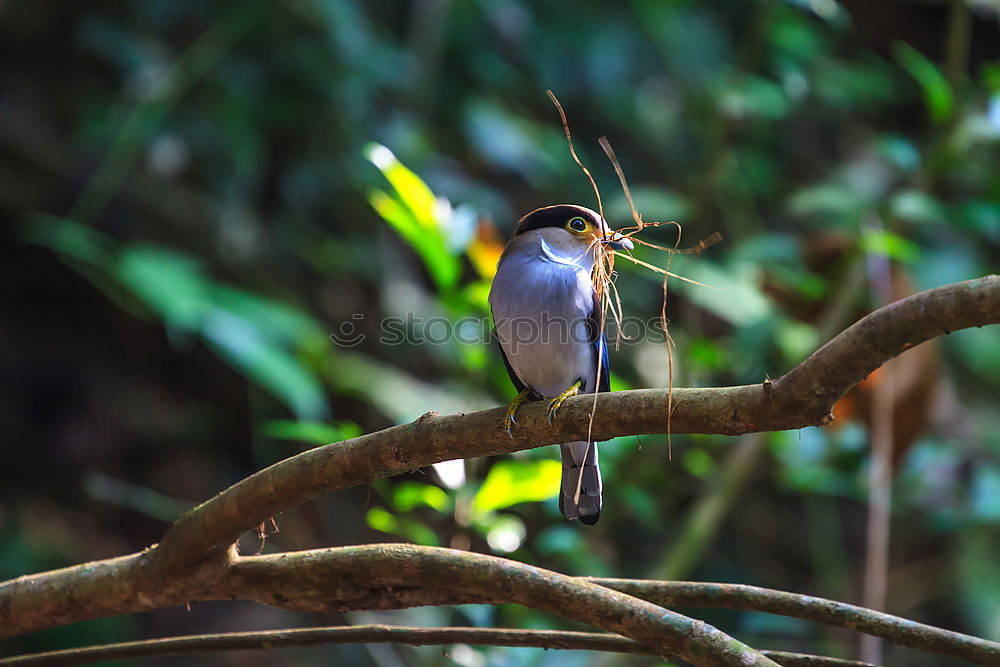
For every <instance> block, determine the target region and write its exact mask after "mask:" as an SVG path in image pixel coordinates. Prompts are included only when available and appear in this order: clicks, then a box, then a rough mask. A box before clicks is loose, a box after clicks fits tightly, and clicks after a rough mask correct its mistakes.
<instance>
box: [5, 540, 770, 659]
mask: <svg viewBox="0 0 1000 667" xmlns="http://www.w3.org/2000/svg"><path fill="white" fill-rule="evenodd" d="M133 562H134V561H133ZM94 565H97V566H99V565H100V564H92V565H90V566H81V567H83V568H87V569H90V568H91V567H93V566H94ZM289 571H295V572H297V573H298V577H296V580H297V581H298V582H299V583H297V584H296V590H295V591H293V592H286V591H284V590H283V589H282V586H281V585H280V584H279V583H278V581H277V579H280V578H283V577H284V575H285V573H287V572H289ZM63 573H66V571H61V572H57V573H52V574H51V575H49V576H45V575H42V576H38V577H34V578H31V577H28V578H25V579H24V580H22V581H21V583H22V589H23V590H21V591H20V594H17V593H18V592H17V591H15V595H13V596H11V597H7V598H5V599H4V606H3V607H0V608H2V609H3V610H4V612H5V613H10V614H11V622H12V623H11V626H7V625H6V624H4V625H2V626H0V633H10V632H11V629H13V631H15V632H16V631H17V630H18V629H22V630H23V629H25V628H26V627H27V628H31V627H32V626H34V627H35V628H37V627H44V626H45V625H46V624H51V622H50V621H47V620H46V619H45V618H44V617H40V616H39V611H40V610H41V608H42V607H44V606H45V605H44V601H45V600H47V599H50V596H49V595H48V594H49V593H51V592H57V593H61V592H62V591H61V590H60V589H61V585H60V583H61V582H60V581H59V579H60V577H59V575H60V574H63ZM135 573H136V570H134V569H133V570H131V571H130V572H129V574H132V575H134V574H135ZM64 578H65V577H64ZM122 578H124V579H126V580H132V581H133V582H134V583H135V584H136V586H134V587H132V588H122V587H119V588H118V589H117V590H116V591H114V592H116V593H118V595H120V596H121V595H124V596H127V597H122V598H119V599H118V600H117V603H118V604H119V605H121V606H123V607H125V608H127V610H128V611H136V610H138V609H141V608H147V607H162V606H168V605H176V604H181V603H183V602H184V601H187V600H220V599H230V598H234V597H248V598H250V599H256V600H260V601H266V602H268V603H270V604H275V605H276V606H281V607H292V608H298V609H307V608H311V609H320V608H322V609H329V608H330V601H331V600H338V598H343V596H344V594H345V592H348V597H349V598H355V596H357V594H358V588H359V586H360V587H361V588H362V590H363V591H364V592H363V593H362V594H361V597H360V598H356V599H353V600H352V601H351V602H346V601H344V600H343V599H341V600H340V601H338V602H337V603H335V604H336V605H337V608H339V609H340V608H342V609H347V608H365V607H367V608H374V607H383V608H384V607H388V606H398V605H396V603H394V602H393V601H394V600H395V599H396V598H397V597H399V596H400V595H401V594H402V595H403V596H404V598H405V595H406V591H407V590H408V589H410V588H412V587H414V586H415V582H423V583H422V584H421V585H427V584H428V583H430V582H433V584H432V585H433V587H434V589H435V593H436V594H437V595H439V596H442V597H441V598H440V599H447V596H448V595H451V596H454V597H457V596H464V597H465V598H466V599H472V600H475V601H481V600H483V601H485V600H499V601H503V602H512V603H516V604H522V605H525V606H527V607H531V608H533V609H540V610H542V611H547V612H550V613H553V614H558V615H560V616H564V617H566V618H571V619H573V620H576V621H579V622H581V623H587V624H589V625H592V626H595V627H598V628H602V629H604V630H610V631H612V632H615V633H618V634H621V635H624V636H625V637H628V638H630V639H633V640H635V641H637V642H639V643H641V644H644V645H646V646H649V647H651V648H653V649H655V650H657V651H658V652H660V653H663V654H664V655H677V656H679V657H682V658H684V659H685V660H688V661H689V662H692V663H694V664H698V665H732V666H734V667H748V666H750V665H759V666H760V667H775V663H774V662H773V661H771V660H770V659H768V658H765V657H764V656H763V655H761V654H760V653H758V652H757V651H755V650H754V649H752V648H750V647H749V646H746V645H745V644H742V643H741V642H739V641H737V640H735V639H733V638H731V637H729V636H728V635H726V634H724V633H722V632H720V631H719V630H717V629H716V628H714V627H712V626H711V625H708V624H707V623H704V622H702V621H696V620H693V619H690V618H688V617H686V616H682V615H680V614H677V613H675V612H672V611H668V610H666V609H664V608H663V607H660V606H657V605H654V604H652V603H650V602H646V601H645V600H640V599H638V598H634V597H631V596H629V595H626V594H624V593H620V592H618V591H615V590H612V589H610V588H606V587H604V586H600V585H598V584H595V583H592V582H589V581H586V580H584V579H579V578H575V577H568V576H566V575H563V574H559V573H557V572H551V571H549V570H543V569H541V568H536V567H532V566H530V565H525V564H523V563H518V562H515V561H511V560H507V559H504V558H496V557H493V556H486V555H483V554H476V553H470V552H466V551H456V550H453V549H438V548H427V547H416V546H411V545H372V546H357V547H342V548H339V549H321V550H316V551H301V552H296V553H289V554H280V555H277V556H258V557H246V558H240V557H238V556H234V557H233V561H232V562H231V563H229V564H228V565H225V566H222V567H219V568H203V569H202V570H200V571H197V572H196V573H194V576H191V577H185V576H184V575H183V574H181V575H179V576H178V577H177V578H176V579H175V580H173V581H167V580H160V581H150V580H149V579H148V578H142V579H140V580H139V581H138V582H136V581H135V577H129V576H128V575H126V576H125V577H122ZM69 579H70V580H71V581H72V580H73V579H74V577H72V576H70V577H69ZM94 579H103V577H100V576H98V577H94ZM15 584H17V580H15ZM275 584H277V585H275ZM80 592H81V591H79V590H76V591H72V590H71V591H70V595H72V596H73V597H72V598H71V599H70V600H69V601H68V602H67V604H66V606H63V607H62V608H60V609H58V610H55V612H56V613H59V614H60V619H61V620H63V621H65V620H66V619H67V615H69V616H70V617H72V616H73V614H75V615H76V618H77V619H79V618H87V617H91V618H92V617H93V616H94V614H92V613H91V612H90V608H91V602H96V601H95V600H93V599H92V598H93V593H94V591H93V590H88V591H87V593H89V594H90V597H89V598H88V599H80V598H79V597H78V595H79V594H80ZM32 593H34V595H33V594H32ZM381 593H384V595H383V594H381ZM405 599H407V600H409V598H405ZM7 602H11V603H12V604H10V605H9V606H8V605H7V604H6V603H7ZM106 604H107V594H106V593H105V602H103V603H101V604H100V605H99V606H98V609H105V608H106V607H105V605H106ZM424 604H426V603H424ZM405 606H412V605H410V604H406V605H405Z"/></svg>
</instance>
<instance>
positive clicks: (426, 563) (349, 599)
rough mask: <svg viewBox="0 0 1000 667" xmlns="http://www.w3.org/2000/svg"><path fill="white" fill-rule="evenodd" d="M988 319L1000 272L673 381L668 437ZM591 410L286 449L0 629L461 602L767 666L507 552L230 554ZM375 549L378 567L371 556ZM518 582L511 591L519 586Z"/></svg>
mask: <svg viewBox="0 0 1000 667" xmlns="http://www.w3.org/2000/svg"><path fill="white" fill-rule="evenodd" d="M997 323H1000V277H997V276H986V277H983V278H980V279H977V280H970V281H966V282H962V283H955V284H953V285H947V286H944V287H939V288H936V289H933V290H928V291H926V292H921V293H919V294H916V295H913V296H911V297H909V298H907V299H903V300H901V301H898V302H896V303H893V304H890V305H888V306H886V307H884V308H881V309H879V310H877V311H875V312H874V313H872V314H870V315H868V316H867V317H865V318H863V319H862V320H860V321H858V322H857V323H855V324H854V325H853V326H851V327H849V328H848V329H847V330H845V331H844V332H842V333H841V334H840V335H838V336H836V337H835V338H834V339H833V340H831V341H830V342H828V343H827V344H826V345H824V346H823V347H821V348H820V349H819V350H817V351H816V352H815V353H814V354H813V355H812V356H810V357H809V358H808V359H806V360H805V361H804V362H802V363H801V364H800V365H799V366H797V367H796V368H794V369H793V370H792V371H790V372H789V373H787V374H786V375H784V376H782V377H781V378H779V379H777V380H775V381H773V382H770V381H769V382H764V383H762V384H757V385H745V386H740V387H723V388H710V389H675V390H674V391H673V405H674V406H675V411H674V413H673V416H672V430H673V432H674V433H723V434H737V433H749V432H757V431H768V430H782V429H792V428H801V427H804V426H811V425H820V424H824V423H827V422H828V421H829V419H830V416H829V415H830V409H831V408H832V406H833V403H834V402H835V401H836V400H837V399H838V398H839V397H840V396H842V395H843V394H844V393H845V392H846V391H847V390H848V389H849V388H850V387H852V386H853V385H854V384H856V383H857V382H858V381H860V380H861V379H863V378H864V377H865V376H866V375H867V374H868V373H870V372H871V371H872V370H874V369H875V368H877V367H878V366H879V365H881V364H882V363H884V362H885V361H887V360H888V359H890V358H892V357H893V356H895V355H897V354H899V353H900V352H902V351H905V350H906V349H908V348H910V347H912V346H914V345H917V344H919V343H921V342H923V341H925V340H927V339H929V338H932V337H934V336H938V335H942V334H946V333H949V332H951V331H954V330H956V329H961V328H966V327H972V326H984V325H987V324H997ZM594 403H595V401H594V398H593V396H583V397H578V398H574V399H570V400H569V401H567V402H566V404H565V405H564V407H563V409H562V411H561V412H560V415H559V418H558V419H557V420H556V421H555V423H554V424H549V423H548V421H547V420H546V417H545V411H544V408H543V407H542V406H539V405H528V406H525V407H524V408H523V410H522V411H521V412H520V413H519V415H518V417H519V419H518V427H517V429H516V431H515V435H514V438H513V439H511V438H509V437H508V436H507V435H506V434H505V433H504V431H503V429H502V427H501V422H502V415H503V410H502V409H495V410H486V411H481V412H476V413H471V414H465V415H451V416H447V417H441V416H438V415H437V414H436V413H428V414H426V415H424V416H423V417H421V418H420V419H418V420H417V421H416V422H414V423H412V424H406V425H403V426H397V427H394V428H391V429H386V430H384V431H380V432H378V433H373V434H369V435H365V436H361V437H359V438H354V439H351V440H347V441H344V442H341V443H336V444H332V445H326V446H323V447H317V448H315V449H312V450H310V451H307V452H304V453H302V454H299V455H298V456H294V457H291V458H289V459H286V460H285V461H282V462H280V463H277V464H275V465H273V466H271V467H269V468H267V469H265V470H263V471H261V472H259V473H257V474H255V475H253V476H251V477H248V478H247V479H245V480H243V481H241V482H239V483H237V484H235V485H233V486H232V487H230V488H229V489H227V490H226V491H224V492H222V493H220V494H219V495H217V496H216V497H215V498H213V499H211V500H209V501H208V502H206V503H203V504H202V505H200V506H198V507H196V508H195V509H193V510H191V511H190V512H188V513H186V514H185V515H183V516H182V517H181V518H180V519H178V521H177V522H176V523H175V524H174V525H173V526H171V527H170V529H169V530H168V531H167V533H166V534H165V535H164V538H163V540H162V541H161V542H160V544H158V545H154V546H152V547H150V548H149V549H147V550H146V551H144V552H142V553H140V554H133V555H130V556H123V557H120V558H116V559H109V560H104V561H97V562H94V563H88V564H85V565H80V566H76V567H72V568H67V569H64V570H58V571H54V572H48V573H42V574H38V575H31V576H25V577H20V578H18V579H14V580H12V581H8V582H5V583H2V584H0V635H2V634H16V633H19V632H30V631H33V630H38V629H42V628H45V627H52V626H54V625H59V624H64V623H71V622H75V621H79V620H84V619H87V618H96V617H100V616H107V615H112V614H120V613H127V612H134V611H141V610H147V609H153V608H159V607H164V606H170V605H176V604H182V603H183V602H185V601H188V600H207V599H222V598H227V599H228V598H230V597H234V596H236V597H248V598H250V599H256V600H259V601H262V602H266V603H268V604H275V605H276V606H283V607H289V608H315V607H322V606H324V605H326V606H327V608H329V606H330V604H331V601H339V604H341V605H342V606H343V607H344V608H345V609H346V608H356V609H360V608H389V607H394V606H413V605H415V604H453V603H457V602H459V601H461V600H463V599H464V601H492V602H498V603H499V602H517V603H521V604H527V605H529V606H534V607H536V608H539V609H545V610H549V611H552V612H554V613H557V614H562V615H566V616H569V617H571V618H575V619H576V620H580V621H582V622H586V623H590V624H592V625H596V626H598V627H602V628H604V629H607V630H612V631H615V632H619V633H620V634H623V635H626V636H628V637H630V638H632V639H634V640H636V641H639V642H640V643H644V644H647V645H649V646H652V647H654V648H657V649H658V650H663V651H664V652H672V653H676V654H677V655H680V656H683V657H689V656H690V657H693V658H696V660H695V661H696V662H698V663H699V664H729V661H731V660H734V659H738V658H737V656H739V655H746V656H750V658H751V659H752V660H756V661H757V662H756V663H753V664H770V661H768V660H767V659H766V658H763V657H762V656H760V654H759V653H756V652H753V651H752V650H751V649H749V648H748V647H744V646H743V645H742V644H739V643H738V642H735V640H732V639H731V638H728V637H726V636H725V635H723V634H722V633H721V632H719V631H718V630H715V629H714V628H711V627H710V626H705V625H704V624H701V623H700V622H697V621H692V620H691V619H688V618H686V617H683V616H679V615H676V614H672V613H669V612H666V610H664V609H662V608H661V607H658V606H656V605H651V604H650V603H648V602H643V601H640V600H637V599H635V598H630V597H628V596H625V595H623V594H621V593H617V592H614V591H611V590H609V589H607V588H604V587H602V586H598V585H597V584H594V583H591V582H586V581H583V580H577V579H573V578H571V577H566V576H564V575H559V574H556V573H553V572H545V571H542V570H538V569H536V568H531V567H529V566H526V565H521V564H518V563H514V562H513V561H506V560H503V559H491V558H490V557H488V556H480V555H476V554H466V553H462V552H449V553H451V554H453V555H452V556H449V557H448V558H445V557H443V556H441V555H440V554H439V553H433V554H432V553H425V552H422V551H420V550H419V549H418V548H416V547H392V548H390V547H385V546H377V547H350V548H347V549H346V550H324V551H320V552H303V553H298V554H285V555H282V556H277V557H272V556H268V557H256V558H255V557H246V558H241V557H239V556H238V555H237V554H236V552H235V548H234V546H233V545H234V543H235V542H236V540H237V539H239V537H240V535H241V534H242V533H244V532H246V531H247V530H250V529H253V528H254V527H255V526H258V525H259V524H261V523H263V522H265V521H266V520H268V519H269V518H270V517H272V516H274V515H276V514H278V513H280V512H283V511H285V510H288V509H290V508H292V507H295V506H297V505H299V504H301V503H303V502H306V501H308V500H310V499H312V498H315V497H317V496H320V495H322V494H325V493H329V492H331V491H335V490H338V489H343V488H348V487H351V486H355V485H358V484H364V483H367V482H369V481H371V480H372V479H376V478H379V477H388V476H391V475H396V474H400V473H403V472H407V471H410V470H414V469H417V468H421V467H424V466H427V465H430V464H433V463H436V462H439V461H445V460H450V459H455V458H468V457H473V456H486V455H493V454H500V453H505V452H514V451H518V450H523V449H528V448H531V447H537V446H541V445H546V444H555V443H559V442H566V441H570V440H579V439H581V438H584V437H586V433H587V432H588V429H589V428H590V427H591V410H592V407H593V406H594ZM596 405H597V407H596V413H595V414H594V418H593V424H592V433H593V436H594V438H595V439H597V440H605V439H608V438H612V437H615V436H622V435H636V434H647V433H661V432H663V431H665V429H666V414H665V411H666V405H667V390H665V389H650V390H639V391H628V392H614V393H608V394H601V395H600V396H599V397H598V398H597V401H596ZM407 549H409V550H410V551H406V550H407ZM443 551H447V550H443ZM401 554H408V555H407V556H405V557H403V556H401ZM455 554H458V555H455ZM351 555H353V556H354V559H353V561H351V562H350V566H351V567H352V568H354V569H353V570H344V571H342V572H341V573H340V575H339V577H340V578H339V579H337V578H336V577H337V576H338V575H336V572H337V570H336V568H334V569H332V570H330V569H329V567H330V563H331V562H338V563H341V564H342V565H343V564H344V562H345V561H344V559H347V560H348V561H350V560H351V559H350V556H351ZM373 556H377V557H378V558H377V559H376V560H378V559H381V561H382V563H383V565H378V564H376V563H371V562H370V561H371V558H372V557H373ZM400 558H402V560H400ZM455 559H457V560H455ZM387 564H390V565H394V566H395V567H397V568H398V567H403V566H409V567H411V568H416V572H418V573H420V574H421V575H422V576H424V577H426V579H425V581H433V582H434V583H435V585H436V586H437V588H435V589H433V590H424V591H420V590H419V588H413V587H412V586H413V583H414V582H415V581H417V582H420V579H419V578H418V577H413V576H407V577H404V578H402V579H401V578H399V574H400V572H401V571H400V570H398V569H393V567H391V566H390V565H387ZM274 567H277V570H274V569H273V568H274ZM315 568H318V570H316V569H315ZM324 568H327V569H326V570H324ZM386 568H389V569H386ZM290 571H295V572H297V574H298V575H300V576H301V575H303V574H308V573H309V572H311V571H319V572H324V573H325V574H324V575H323V576H327V575H329V576H333V577H334V580H333V584H334V585H333V587H332V588H331V581H327V580H324V579H323V576H320V578H319V579H318V580H316V581H315V582H314V583H316V584H317V586H316V588H314V589H311V590H312V591H313V592H312V593H311V594H310V592H309V590H310V589H307V588H303V587H302V586H299V587H298V588H297V589H296V588H292V589H287V588H285V587H284V586H275V585H273V584H274V583H276V582H275V579H276V578H281V577H282V576H283V575H282V572H290ZM348 572H349V573H350V574H349V576H347V574H346V573H348ZM331 573H332V574H331ZM484 573H488V574H489V579H488V580H481V577H483V576H484ZM317 576H319V575H317ZM359 577H360V578H359ZM285 579H286V581H287V577H286V578H285ZM456 581H461V582H462V585H461V586H460V587H459V589H455V587H454V586H451V587H450V588H449V583H451V584H454V583H455V582H456ZM262 582H263V584H264V585H263V587H262V586H261V584H262ZM320 582H322V584H323V586H322V587H320V586H319V585H318V584H319V583H320ZM359 582H360V583H359ZM514 584H517V587H520V591H516V590H514V589H515V588H516V586H514ZM289 590H293V591H296V592H297V593H296V596H295V597H290V596H289ZM317 596H318V597H317ZM469 598H472V599H469ZM365 605H367V607H366V606H365ZM626 610H627V611H626ZM786 611H787V610H786ZM841 611H844V610H843V609H841ZM872 613H874V612H872ZM792 615H795V614H792ZM886 618H889V619H894V620H893V621H892V622H893V623H895V624H896V625H899V624H900V623H902V624H906V623H909V622H908V621H903V620H902V619H895V618H894V617H886ZM851 619H853V617H851V618H848V619H847V620H851ZM883 620H884V619H883ZM844 622H846V621H844ZM852 622H853V621H852ZM862 625H863V624H862ZM859 628H860V626H859ZM940 632H944V631H940ZM903 634H904V635H905V633H903ZM951 634H953V633H951ZM901 636H902V635H901ZM939 639H940V640H941V641H943V642H945V644H947V646H948V647H950V648H953V649H954V647H955V646H956V645H958V644H955V641H956V640H955V637H954V636H950V635H949V637H943V636H942V637H940V638H939ZM967 640H968V641H972V642H977V643H975V647H978V648H977V649H976V650H980V651H986V652H985V653H978V654H976V655H978V656H979V658H974V659H978V660H979V661H982V660H984V659H988V660H992V662H982V664H1000V649H998V646H997V645H995V644H993V643H991V642H983V640H975V638H967ZM913 641H916V640H913ZM932 644H933V642H932ZM959 644H960V642H959ZM938 646H940V645H938ZM971 646H972V644H969V643H967V644H966V645H963V646H959V648H957V649H955V650H956V651H963V652H966V653H970V651H971V649H970V647H971ZM932 650H936V649H932ZM701 651H704V652H703V653H699V652H701ZM971 653H975V651H971ZM953 654H954V655H957V654H958V653H953ZM966 657H967V656H966ZM762 661H763V662H762ZM743 664H747V663H743Z"/></svg>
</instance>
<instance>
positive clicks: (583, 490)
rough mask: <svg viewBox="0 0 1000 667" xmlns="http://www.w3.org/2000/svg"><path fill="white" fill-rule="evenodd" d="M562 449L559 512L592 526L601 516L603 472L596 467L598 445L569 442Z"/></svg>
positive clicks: (594, 443) (561, 446)
mask: <svg viewBox="0 0 1000 667" xmlns="http://www.w3.org/2000/svg"><path fill="white" fill-rule="evenodd" d="M559 450H560V452H561V453H562V464H563V471H562V489H561V491H560V494H559V511H560V512H562V514H563V516H564V517H566V518H567V519H579V520H580V521H581V522H582V523H585V524H587V525H591V526H592V525H594V524H595V523H597V520H598V519H599V518H600V516H601V469H600V468H599V467H598V466H597V443H596V442H593V443H590V444H589V445H588V443H586V442H568V443H566V444H564V445H559ZM577 491H579V494H580V495H579V498H577Z"/></svg>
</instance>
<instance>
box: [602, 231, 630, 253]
mask: <svg viewBox="0 0 1000 667" xmlns="http://www.w3.org/2000/svg"><path fill="white" fill-rule="evenodd" d="M604 244H605V245H606V246H608V247H609V248H611V249H612V250H619V251H621V250H631V249H632V248H634V247H635V246H633V245H632V241H631V240H629V238H628V237H626V236H622V235H621V234H618V233H617V232H614V233H612V234H611V235H610V236H608V238H606V239H605V240H604Z"/></svg>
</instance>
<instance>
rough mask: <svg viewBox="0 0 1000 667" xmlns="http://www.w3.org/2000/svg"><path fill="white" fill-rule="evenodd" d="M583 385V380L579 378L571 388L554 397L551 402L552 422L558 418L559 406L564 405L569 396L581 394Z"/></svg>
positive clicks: (550, 419) (550, 414) (550, 415)
mask: <svg viewBox="0 0 1000 667" xmlns="http://www.w3.org/2000/svg"><path fill="white" fill-rule="evenodd" d="M581 387H583V380H577V381H576V382H574V383H573V386H572V387H570V388H569V389H567V390H566V391H564V392H563V393H561V394H559V395H558V396H556V397H555V398H553V399H552V401H551V402H550V403H549V423H550V424H551V423H552V420H553V419H555V418H556V413H557V412H559V408H561V407H562V404H563V403H564V402H565V401H566V399H567V398H569V397H570V396H576V395H577V394H579V393H580V388H581Z"/></svg>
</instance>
